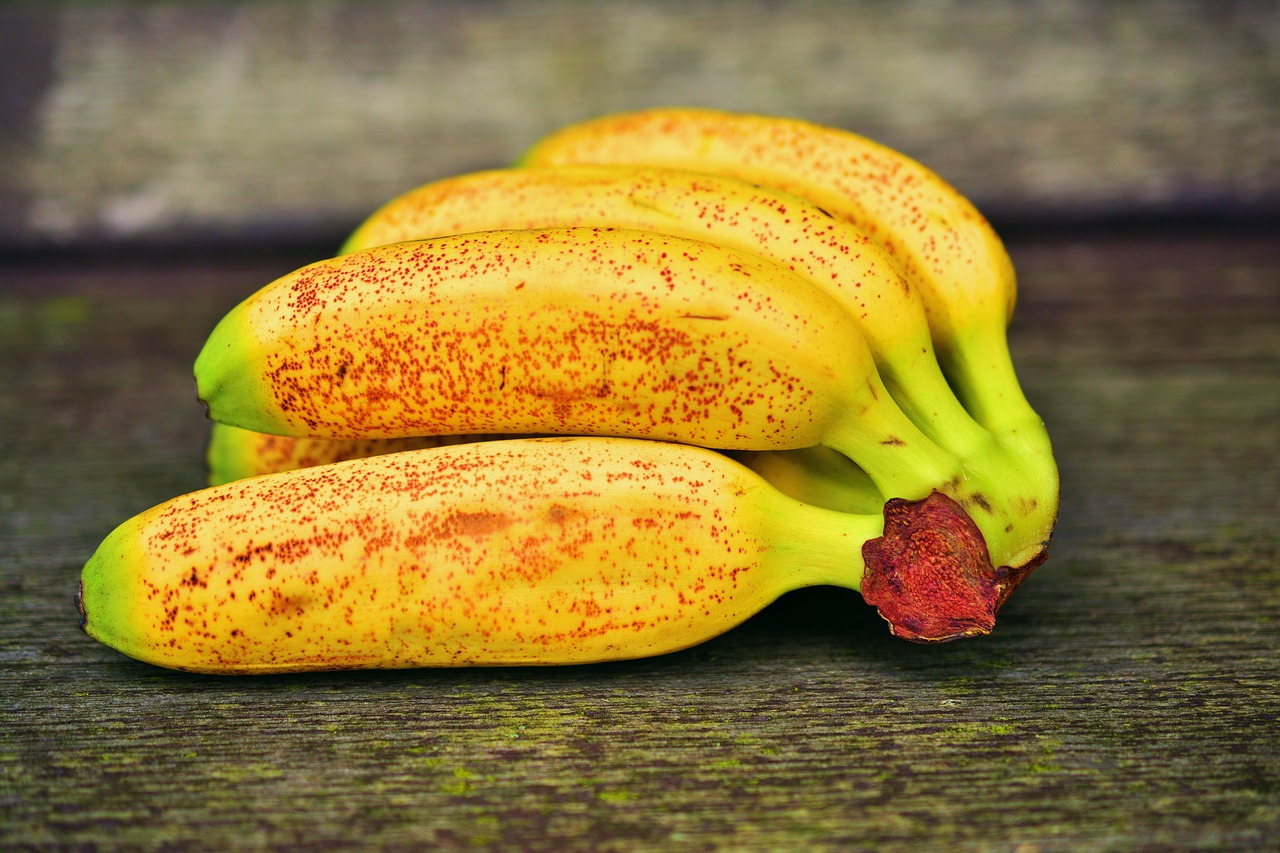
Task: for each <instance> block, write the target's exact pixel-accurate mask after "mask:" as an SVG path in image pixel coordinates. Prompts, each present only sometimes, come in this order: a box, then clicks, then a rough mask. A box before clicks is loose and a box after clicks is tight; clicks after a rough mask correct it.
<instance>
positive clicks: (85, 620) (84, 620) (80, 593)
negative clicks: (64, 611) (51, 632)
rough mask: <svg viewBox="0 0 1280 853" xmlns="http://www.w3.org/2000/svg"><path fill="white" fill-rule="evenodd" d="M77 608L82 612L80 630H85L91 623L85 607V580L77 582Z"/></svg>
mask: <svg viewBox="0 0 1280 853" xmlns="http://www.w3.org/2000/svg"><path fill="white" fill-rule="evenodd" d="M76 610H77V612H79V614H80V630H81V631H84V630H85V626H86V625H88V624H89V614H88V613H86V612H85V609H84V581H83V580H82V581H80V582H79V583H78V584H76Z"/></svg>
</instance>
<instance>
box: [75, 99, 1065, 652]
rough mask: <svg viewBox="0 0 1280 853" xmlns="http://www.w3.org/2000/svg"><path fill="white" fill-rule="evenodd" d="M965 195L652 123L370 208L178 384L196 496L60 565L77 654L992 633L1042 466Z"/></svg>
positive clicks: (876, 148)
mask: <svg viewBox="0 0 1280 853" xmlns="http://www.w3.org/2000/svg"><path fill="white" fill-rule="evenodd" d="M1015 300H1016V286H1015V277H1014V273H1013V265H1012V263H1011V262H1010V260H1009V257H1008V255H1007V253H1006V252H1005V250H1004V247H1003V245H1002V244H1001V242H1000V240H999V238H998V237H997V236H996V235H995V233H994V231H992V229H991V227H990V225H989V224H988V223H987V222H986V220H985V219H983V217H982V216H981V215H980V214H979V213H978V211H977V210H976V209H975V208H974V207H973V205H972V204H970V203H969V201H968V200H966V199H965V198H964V197H963V196H961V195H960V194H959V193H957V192H956V191H955V190H954V189H953V188H952V187H950V186H949V185H948V184H947V183H945V182H944V181H943V180H942V179H941V178H939V177H938V176H937V175H935V174H934V173H933V172H931V171H930V170H928V169H927V168H926V167H924V166H923V165H921V164H919V163H917V162H915V161H914V160H911V159H910V158H908V157H906V156H904V155H903V154H901V153H899V152H896V151H893V150H892V149H889V148H886V147H884V146H882V145H879V144H877V143H875V142H872V141H871V140H868V139H865V138H863V137H860V136H857V135H856V134H853V133H849V132H847V131H843V130H839V129H835V128H829V127H823V126H820V125H815V124H812V123H808V122H803V121H798V120H792V119H781V118H773V117H767V116H756V115H746V114H740V113H730V112H723V111H715V110H699V109H653V110H645V111H642V112H638V113H630V114H624V115H617V116H606V117H603V118H599V119H594V120H591V121H587V122H583V123H581V124H578V125H573V126H569V127H566V128H563V129H561V130H559V131H556V132H554V133H552V134H550V135H549V136H547V137H546V138H544V139H543V140H541V141H539V142H538V143H537V144H536V145H534V146H533V147H532V148H531V149H530V150H529V151H528V152H527V153H526V154H525V155H524V156H523V157H522V158H521V159H520V160H519V162H518V163H517V164H516V165H515V166H513V167H512V168H505V169H491V170H486V171H482V172H475V173H469V174H463V175H456V176H451V177H448V178H444V179H442V180H438V181H433V182H431V183H428V184H424V185H422V186H419V187H417V188H413V189H411V190H409V191H407V192H406V193H404V194H403V195H401V196H399V197H397V198H394V199H391V200H389V201H388V202H387V203H386V204H384V205H383V206H382V207H380V208H378V209H377V210H376V211H374V212H373V213H372V214H371V215H370V216H369V218H368V219H367V220H366V221H365V222H363V223H362V224H360V226H359V227H358V228H356V229H355V231H354V232H353V233H352V234H351V236H350V237H349V238H348V239H347V241H346V242H345V244H344V245H343V246H342V247H341V250H340V251H339V252H338V254H337V255H336V256H335V257H332V258H326V259H322V260H319V261H317V262H315V263H312V264H309V265H307V266H305V267H302V268H300V269H298V270H295V271H293V272H291V273H289V274H287V275H285V276H282V277H281V278H279V279H277V280H276V281H273V282H269V283H266V284H265V285H264V286H263V287H262V288H261V289H260V290H258V291H257V292H256V293H253V294H249V295H247V296H246V298H245V299H244V300H243V301H242V302H241V303H240V304H239V305H238V306H236V307H235V308H234V309H233V310H232V311H230V312H229V313H228V314H227V315H226V316H225V317H223V318H222V320H221V321H220V322H218V323H217V325H216V326H215V327H214V328H213V330H212V332H211V334H210V336H209V338H208V340H207V341H206V342H205V345H204V347H203V348H202V350H201V352H200V354H199V356H198V358H197V360H196V363H195V376H196V384H197V392H198V396H199V398H200V400H201V401H202V402H203V403H204V405H205V407H206V410H207V412H208V414H209V416H210V418H211V419H212V420H213V422H214V423H213V428H212V433H211V437H210V442H209V445H208V450H207V460H208V464H209V485H208V487H207V488H204V489H200V490H197V491H195V492H192V493H190V494H186V495H180V496H178V497H175V498H174V499H172V500H170V501H168V502H166V503H164V504H161V505H159V506H157V507H154V508H152V509H150V510H148V511H146V512H143V513H141V514H139V515H138V516H135V517H134V518H132V519H128V520H126V521H125V522H123V523H122V524H121V525H120V526H119V527H118V528H116V530H114V531H113V532H112V533H111V534H110V535H109V536H108V537H107V538H106V539H105V540H104V541H103V543H102V544H101V546H100V547H99V548H98V549H97V551H96V552H95V553H94V555H93V556H92V558H91V559H90V560H89V561H88V563H87V564H86V565H85V567H84V570H83V572H82V576H81V583H80V591H79V595H78V601H79V607H80V614H81V622H82V626H83V627H84V629H85V630H86V631H87V632H88V633H89V634H90V635H91V636H93V637H95V638H97V639H99V640H100V641H102V642H103V643H105V644H107V645H109V646H111V647H113V648H115V649H118V650H119V651H122V652H124V653H125V654H128V655H131V656H133V657H136V658H139V659H141V660H144V661H148V662H151V663H154V664H157V665H160V666H166V667H172V668H177V669H189V670H194V671H201V672H219V673H258V672H281V671H299V670H314V669H341V668H374V667H377V668H385V667H416V666H458V665H500V664H565V663H582V662H588V661H601V660H617V659H625V658H634V657H640V656H646V655H653V654H662V653H666V652H671V651H675V650H678V649H681V648H685V647H687V646H690V645H693V644H696V643H700V642H703V641H705V640H707V639H709V638H711V637H714V636H716V635H717V634H720V633H722V632H723V631H725V630H728V629H729V628H730V627H733V626H734V625H737V624H739V623H741V622H742V621H744V620H746V619H748V618H749V617H750V616H752V615H753V614H754V613H756V612H758V611H759V610H760V609H762V608H764V607H766V606H767V605H768V604H769V603H770V602H771V601H773V600H774V599H775V598H777V597H778V596H779V595H781V594H783V593H785V592H787V591H789V590H793V589H797V588H800V587H804V586H813V585H833V586H844V587H848V588H851V589H857V590H859V591H860V592H861V593H862V596H863V598H864V599H865V600H866V601H867V602H868V603H870V604H872V605H873V606H875V607H876V608H877V610H878V611H879V613H880V615H881V616H882V617H883V618H884V619H885V620H886V622H888V624H889V627H890V630H891V631H892V632H893V633H894V634H895V635H897V636H901V637H903V638H906V639H909V640H913V641H919V642H937V641H945V640H952V639H956V638H959V637H968V636H975V635H981V634H985V633H988V632H989V631H991V630H992V629H993V627H994V624H995V618H996V614H997V611H998V610H999V608H1000V607H1001V606H1002V605H1003V604H1004V603H1005V601H1006V600H1007V599H1008V597H1009V595H1010V593H1011V592H1012V591H1013V589H1014V588H1015V587H1016V586H1017V585H1018V584H1019V583H1021V582H1022V580H1023V579H1025V577H1026V576H1027V575H1028V574H1029V573H1030V571H1031V570H1032V569H1033V568H1035V566H1037V565H1038V564H1039V563H1040V562H1041V561H1043V559H1044V558H1045V556H1046V554H1047V546H1048V541H1049V537H1050V534H1051V532H1052V528H1053V524H1054V521H1055V520H1056V515H1057V507H1058V478H1057V468H1056V464H1055V462H1054V458H1053V453H1052V449H1051V446H1050V444H1049V439H1048V436H1047V433H1046V431H1045V427H1044V424H1043V422H1042V421H1041V419H1040V418H1039V417H1038V416H1037V415H1036V414H1035V412H1034V411H1033V409H1032V408H1031V406H1030V404H1029V403H1028V401H1027V399H1026V397H1025V396H1024V395H1023V393H1022V391H1021V389H1020V387H1019V385H1018V381H1017V378H1016V375H1015V373H1014V370H1013V364H1012V358H1011V356H1010V353H1009V349H1008V344H1007V341H1006V337H1005V330H1006V326H1007V324H1008V322H1009V320H1010V317H1011V316H1012V311H1013V306H1014V303H1015Z"/></svg>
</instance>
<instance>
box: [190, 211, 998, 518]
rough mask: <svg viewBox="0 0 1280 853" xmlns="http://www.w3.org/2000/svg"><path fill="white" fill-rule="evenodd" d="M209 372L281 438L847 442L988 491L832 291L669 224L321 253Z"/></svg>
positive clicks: (233, 419)
mask: <svg viewBox="0 0 1280 853" xmlns="http://www.w3.org/2000/svg"><path fill="white" fill-rule="evenodd" d="M196 381H197V387H198V391H199V394H200V397H201V399H202V400H203V401H204V402H205V404H206V406H207V407H208V409H209V412H210V415H211V417H212V418H213V419H214V420H216V421H220V422H222V423H227V424H231V425H233V426H238V427H241V428H243V429H251V430H255V431H258V432H265V433H273V434H281V435H303V436H311V437H318V438H395V437H410V436H416V435H446V434H475V433H553V434H579V435H599V434H607V435H623V436H633V437H643V438H661V439H668V440H673V441H680V442H685V443H689V444H697V445H701V446H706V447H715V448H721V449H744V450H764V449H779V450H781V449H796V448H805V447H810V446H814V445H819V444H826V445H828V446H830V447H832V448H834V449H836V450H839V451H840V452H841V453H843V454H844V455H846V456H847V457H849V458H850V459H852V460H854V461H855V462H856V463H858V464H859V465H860V466H862V468H863V469H864V470H866V471H867V473H868V474H869V475H870V476H871V478H872V479H873V480H874V481H875V482H876V484H877V486H878V487H879V488H880V490H881V492H882V493H884V494H888V495H894V496H898V497H904V498H909V499H919V498H922V497H924V496H926V495H927V494H929V493H930V492H931V491H932V490H934V489H940V490H942V491H944V492H947V493H949V494H951V495H952V496H954V497H955V498H956V499H957V500H959V501H960V502H961V503H962V504H963V503H964V502H966V501H969V500H972V499H973V498H974V496H975V495H979V496H980V493H981V492H980V490H981V487H982V485H983V484H982V483H981V481H980V480H974V479H972V478H970V479H969V480H966V479H965V477H966V474H967V473H968V472H966V471H964V470H963V469H962V468H961V467H960V465H959V464H958V462H957V460H956V459H955V458H954V457H953V456H951V455H950V454H948V453H947V452H946V451H944V450H942V449H941V448H939V447H937V446H936V445H935V444H934V443H933V442H931V441H930V440H929V439H928V437H927V436H925V435H924V434H923V433H922V432H921V431H920V430H919V429H918V428H917V427H915V425H914V424H913V423H912V422H911V421H910V420H909V419H908V418H907V417H906V416H905V415H904V414H903V412H902V410H901V409H900V408H899V407H898V406H897V405H896V404H895V402H894V401H893V399H892V398H891V397H890V396H889V394H888V393H887V390H886V389H885V388H884V385H883V384H882V382H881V381H880V378H879V375H878V373H877V371H876V368H875V364H874V362H873V361H872V359H871V356H870V353H869V352H868V350H867V348H866V345H865V343H863V342H862V339H861V337H860V336H859V334H858V331H857V327H856V326H855V325H854V323H853V320H852V318H851V317H850V316H849V315H848V313H847V312H845V311H843V310H841V308H840V306H839V305H838V303H836V302H835V301H834V300H833V299H832V298H831V297H830V296H829V295H828V294H827V293H826V292H824V291H823V290H822V289H820V288H817V287H816V286H814V285H813V284H812V283H810V282H809V281H807V280H806V279H803V278H801V277H799V276H797V275H795V274H794V273H792V272H790V271H789V270H786V269H784V268H783V267H781V266H779V265H776V264H773V263H770V262H767V261H765V260H763V259H761V258H759V257H757V256H754V255H749V254H747V253H744V252H739V251H736V250H733V249H729V248H726V247H723V246H718V245H714V244H711V243H705V242H701V241H695V240H690V239H686V238H679V237H672V236H668V235H660V234H654V233H650V232H642V231H630V230H624V229H595V228H567V229H535V230H511V231H493V232H483V233H475V234H462V235H452V236H448V237H441V238H437V239H434V240H426V241H413V242H406V243H396V244H391V245H387V246H380V247H375V248H371V249H366V250H362V251H360V252H354V253H351V254H347V255H343V256H340V257H338V258H334V259H329V260H325V261H321V262H318V263H315V264H312V265H309V266H307V267H304V268H303V269H301V270H298V271H295V272H294V273H291V274H289V275H287V276H285V277H283V278H281V279H279V280H277V281H276V282H274V283H272V284H270V285H268V286H267V287H265V288H263V289H262V290H261V291H259V292H258V293H257V294H255V295H254V296H252V297H250V298H249V299H248V300H246V301H245V302H243V303H242V304H241V305H240V306H238V307H237V308H236V309H234V310H233V311H232V312H231V313H230V314H228V315H227V316H226V317H225V318H224V319H223V320H222V321H221V322H220V323H219V324H218V326H217V327H216V328H215V330H214V331H213V333H212V334H211V335H210V337H209V340H208V341H207V342H206V344H205V346H204V348H203V349H202V351H201V353H200V355H199V357H198V358H197V361H196ZM984 532H986V531H984ZM993 533H996V534H998V531H994V530H993Z"/></svg>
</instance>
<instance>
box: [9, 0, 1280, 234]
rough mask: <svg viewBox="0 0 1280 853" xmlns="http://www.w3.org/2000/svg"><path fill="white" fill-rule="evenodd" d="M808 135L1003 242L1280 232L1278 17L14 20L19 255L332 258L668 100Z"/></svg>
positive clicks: (781, 8)
mask: <svg viewBox="0 0 1280 853" xmlns="http://www.w3.org/2000/svg"><path fill="white" fill-rule="evenodd" d="M677 104H679V105H706V106H714V107H721V108H729V109H734V110H744V111H754V112H764V113H775V114H784V115H794V116H800V117H803V118H807V119H812V120H815V121H819V122H823V123H827V124H833V125H837V126H841V127H845V128H849V129H852V130H856V131H858V132H860V133H863V134H865V135H868V136H871V137H873V138H876V139H878V140H880V141H882V142H885V143H887V144H889V145H892V146H894V147H897V148H899V149H901V150H903V151H906V152H907V153H909V154H911V155H913V156H914V157H916V158H917V159H919V160H922V161H923V162H925V163H926V164H928V165H929V166H931V167H933V168H934V169H935V170H937V171H938V172H940V173H941V174H942V175H943V176H944V177H946V178H947V179H949V180H950V181H951V182H952V183H954V184H956V185H957V186H958V187H959V188H960V189H961V190H962V191H964V192H966V193H967V194H968V195H970V197H972V198H973V199H974V200H975V201H976V202H977V203H978V205H979V206H980V207H981V208H983V209H984V210H985V211H986V212H987V213H988V215H989V216H990V217H991V218H992V219H993V220H995V222H996V224H997V226H998V227H1002V228H1005V229H1017V228H1020V227H1028V228H1032V227H1046V226H1054V225H1061V224H1072V223H1096V222H1118V221H1124V222H1168V221H1176V220H1189V219H1192V220H1204V219H1229V220H1231V221H1234V222H1240V223H1255V224H1256V223H1273V222H1275V221H1276V217H1277V212H1280V4H1278V3H1274V2H1265V3H1264V2H1177V0H1164V1H1163V2H1124V3H1107V2H1084V0H1043V2H1018V0H975V2H934V1H933V0H900V2H887V0H886V2H880V1H879V0H861V1H860V2H851V1H850V0H681V2H587V0H435V2H355V0H322V1H320V0H317V1H316V2H219V3H208V2H185V3H164V2H92V3H90V2H85V3H58V2H25V3H24V2H7V3H0V251H10V252H24V251H28V250H35V251H44V250H50V249H54V250H58V249H65V248H69V247H76V246H95V247H101V246H124V247H129V246H137V245H143V246H174V245H201V246H206V247H207V246H211V245H212V246H233V245H246V246H247V245H266V246H280V245H285V244H294V245H302V244H305V245H334V246H336V245H337V243H338V241H339V240H341V238H342V237H344V236H345V235H346V233H347V232H348V231H350V230H351V229H352V228H353V227H354V226H355V225H356V224H357V223H358V222H359V221H360V220H361V219H363V218H364V216H366V215H367V214H368V213H370V212H371V211H372V210H373V209H374V208H375V207H377V206H378V205H380V204H381V203H382V202H384V201H386V200H388V199H389V198H391V197H392V196H394V195H397V194H399V193H401V192H403V191H405V190H408V189H410V188H412V187H413V186H415V185H417V184H419V183H423V182H426V181H428V180H431V179H434V178H438V177H442V176H444V175H447V174H452V173H457V172H461V171H467V170H471V169H477V168H484V167H490V166H498V165H504V164H507V163H509V162H510V161H511V160H512V159H513V158H514V157H516V156H517V155H518V154H520V153H521V152H522V151H523V150H524V149H525V148H526V147H527V146H529V145H530V144H531V143H533V142H534V141H535V140H536V139H537V138H538V137H539V136H540V135H542V134H544V133H546V132H547V131H549V130H552V129H553V128H555V127H557V126H559V125H562V124H565V123H567V122H572V121H576V120H579V119H583V118H587V117H590V116H594V115H598V114H601V113H607V112H611V111H618V110H627V109H633V108H637V107H644V106H651V105H677Z"/></svg>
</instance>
